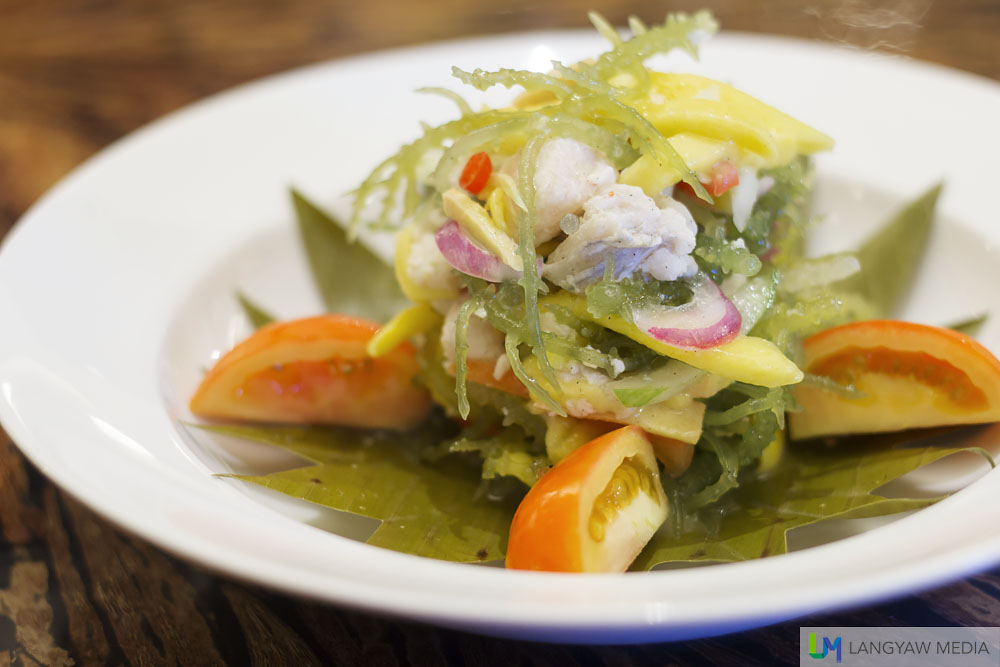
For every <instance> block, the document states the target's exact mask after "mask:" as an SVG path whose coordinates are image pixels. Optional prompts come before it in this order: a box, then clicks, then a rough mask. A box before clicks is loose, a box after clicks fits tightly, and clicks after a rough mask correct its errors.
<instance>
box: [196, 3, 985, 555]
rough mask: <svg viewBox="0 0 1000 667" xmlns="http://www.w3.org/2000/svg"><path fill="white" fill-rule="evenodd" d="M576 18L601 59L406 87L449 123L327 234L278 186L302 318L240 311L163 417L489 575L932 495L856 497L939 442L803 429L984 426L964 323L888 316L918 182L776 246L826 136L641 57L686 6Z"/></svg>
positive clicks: (912, 262)
mask: <svg viewBox="0 0 1000 667" xmlns="http://www.w3.org/2000/svg"><path fill="white" fill-rule="evenodd" d="M591 18H592V21H593V23H594V25H595V27H596V28H597V29H598V31H600V32H601V34H603V35H604V37H606V38H607V40H608V41H609V43H610V49H609V50H608V51H607V52H605V53H603V54H600V55H598V56H596V57H595V58H593V59H591V60H585V61H582V62H577V63H560V62H553V63H552V68H551V70H550V71H548V72H546V73H539V72H533V71H524V70H515V69H500V70H497V71H492V72H491V71H482V70H475V71H472V72H467V71H462V70H459V69H457V68H455V69H454V70H453V73H454V75H455V77H456V78H457V79H458V80H459V81H460V82H462V83H463V84H466V85H468V86H471V87H472V88H474V89H478V90H486V89H489V88H492V87H493V86H503V87H506V88H511V89H516V91H517V92H516V93H512V95H511V100H510V104H509V106H506V107H503V108H492V109H482V110H478V111H477V110H474V109H473V108H472V107H471V106H470V104H468V103H467V102H466V101H465V99H463V98H462V97H460V96H459V95H457V94H456V93H454V92H452V91H450V90H443V89H430V90H429V92H436V93H439V94H442V95H445V96H447V97H449V98H451V99H453V100H454V101H455V102H456V104H457V110H458V117H457V118H455V119H454V120H451V121H448V122H445V123H443V124H441V125H437V126H425V128H424V132H423V134H422V136H420V137H419V138H417V139H416V140H415V141H413V142H412V143H410V144H407V145H404V146H403V147H401V148H400V149H399V151H398V152H397V153H395V154H394V155H392V156H390V157H389V158H387V159H386V160H385V161H384V162H383V163H381V164H380V165H378V166H377V167H376V168H375V169H374V171H373V172H372V173H371V174H370V175H369V176H368V177H367V178H366V179H364V180H363V181H362V182H361V184H360V186H359V187H358V189H357V190H356V192H355V200H354V213H353V216H352V219H351V220H350V221H347V225H345V226H346V228H347V231H346V232H345V231H344V229H342V228H341V226H339V224H338V223H337V222H336V221H334V220H333V219H331V218H330V217H329V216H328V215H327V214H325V213H323V212H322V211H321V210H319V209H318V208H317V207H315V206H314V205H313V204H311V203H310V202H308V201H306V200H305V199H304V198H303V197H302V196H301V195H298V194H297V193H293V201H294V204H295V208H296V212H297V214H298V217H299V224H300V229H301V231H302V234H303V238H304V240H305V242H306V247H307V252H308V254H309V259H310V262H311V265H312V268H313V271H314V273H315V275H316V278H317V281H318V283H319V285H320V288H321V290H322V291H323V294H324V297H325V298H326V303H327V306H328V307H329V308H330V310H331V311H332V313H331V314H326V315H319V316H316V317H311V318H307V319H300V320H294V321H284V322H281V321H279V322H274V321H272V320H273V318H272V317H271V316H270V315H269V314H268V313H266V312H265V311H264V310H262V309H261V308H260V307H258V306H256V305H255V304H253V303H251V302H250V301H249V300H247V299H246V298H245V297H241V299H242V301H243V305H244V308H245V309H246V312H247V314H248V315H249V316H250V319H251V321H252V322H253V323H254V324H256V325H258V326H259V328H258V329H257V331H256V333H254V334H253V335H251V336H250V337H249V338H248V339H247V340H245V341H244V342H242V343H240V344H239V345H237V346H236V347H235V348H234V349H233V350H232V351H230V352H229V353H228V354H226V355H224V356H223V357H222V358H221V359H220V360H219V361H218V362H217V363H216V364H215V365H214V367H213V368H211V369H210V370H209V371H208V372H207V373H206V375H205V377H204V379H203V381H202V383H201V385H200V386H199V388H198V390H197V392H196V393H195V395H194V397H193V398H192V400H191V410H192V412H193V413H194V414H196V415H198V416H200V417H204V418H209V419H212V420H219V421H222V422H234V421H235V422H242V425H241V424H236V425H233V424H228V425H227V424H225V423H215V424H214V425H213V424H209V425H207V426H206V428H210V429H213V430H216V431H219V432H223V433H229V434H236V435H242V436H246V437H250V438H253V439H257V440H262V441H265V442H271V443H273V444H276V445H279V446H283V447H285V448H287V449H289V450H291V451H293V452H296V453H298V454H300V455H302V456H303V457H305V458H306V459H308V460H309V461H310V463H309V465H304V466H303V467H301V468H297V469H294V470H290V471H280V472H277V473H273V474H271V475H263V476H258V477H254V476H247V477H244V479H247V480H248V481H251V482H255V483H258V484H262V485H264V486H267V487H269V488H273V489H276V490H278V491H282V492H284V493H287V494H290V495H293V496H296V497H300V498H305V499H307V500H311V501H314V502H318V503H321V504H324V505H327V506H330V507H334V508H336V509H340V510H346V511H350V512H354V513H357V514H362V515H365V516H369V517H372V518H374V519H378V520H379V521H380V523H379V524H378V527H377V528H376V529H375V530H374V533H373V534H372V535H371V537H370V538H369V541H370V542H371V543H373V544H378V545H381V546H386V547H389V548H393V549H397V550H400V551H406V552H410V553H416V554H420V555H427V556H433V557H439V558H447V559H451V560H460V561H487V560H499V559H501V558H502V559H504V560H505V562H506V565H507V566H508V567H511V568H520V569H537V570H554V571H581V572H620V571H624V570H626V569H628V568H629V567H633V568H648V567H651V566H653V565H656V564H658V563H663V562H670V561H692V560H715V561H724V560H740V559H744V558H753V557H760V556H765V555H773V554H778V553H782V552H784V551H785V549H786V541H785V540H786V533H787V531H788V530H790V529H792V528H795V527H797V526H801V525H806V524H808V523H812V522H815V521H819V520H822V519H827V518H852V517H871V516H878V515H883V514H888V513H893V512H899V511H902V510H909V509H916V508H919V507H923V506H925V505H927V504H929V503H931V502H934V500H936V499H935V498H929V499H928V498H892V497H886V496H882V495H879V494H878V489H879V487H881V486H882V485H883V484H884V483H885V482H887V481H889V480H891V479H894V478H896V477H899V476H900V475H903V474H905V473H907V472H909V471H911V470H914V469H916V468H917V467H920V466H921V465H924V464H925V463H928V462H931V461H933V460H936V459H938V458H941V457H943V456H947V455H949V454H952V453H954V452H955V451H957V450H958V448H955V447H945V446H937V445H934V444H933V443H928V442H927V441H926V440H921V438H923V437H924V432H921V435H919V436H906V437H903V438H900V437H899V436H892V437H889V436H884V437H880V438H877V439H871V438H870V439H869V440H868V441H866V442H865V443H863V444H861V445H859V444H857V443H856V442H838V444H835V445H832V446H831V445H830V443H829V439H830V438H834V437H838V438H839V437H841V436H850V435H857V434H886V433H890V432H891V433H895V432H900V431H908V430H911V429H926V428H927V427H943V426H956V425H969V424H981V423H987V422H994V421H998V420H1000V362H998V361H997V359H996V358H994V356H993V355H992V354H991V353H990V352H988V351H987V350H986V349H985V348H983V347H982V346H981V345H979V344H978V343H976V342H975V341H974V340H973V339H972V338H971V337H970V335H969V332H968V331H967V330H965V331H963V330H960V329H963V327H953V328H943V327H937V326H929V325H926V324H917V323H910V322H903V321H898V320H892V319H887V318H889V317H891V316H892V312H893V308H894V307H895V304H896V301H897V300H898V298H899V296H900V295H901V294H902V293H903V292H904V291H905V289H906V287H907V286H908V284H909V283H910V282H911V276H912V274H913V271H914V270H915V269H916V267H917V266H918V264H919V258H920V256H921V254H922V252H923V249H924V243H925V241H926V239H927V236H928V233H929V230H930V224H931V220H932V218H933V209H934V203H935V201H936V198H937V195H938V191H939V188H937V187H935V188H932V189H931V190H930V191H928V192H927V193H926V194H924V195H923V196H921V197H919V198H918V199H916V200H915V201H914V202H913V203H911V204H910V205H909V206H907V207H905V208H903V209H902V210H901V211H900V212H899V214H898V215H897V216H896V217H895V218H894V219H892V220H890V221H888V222H887V223H886V225H885V226H883V227H882V228H881V229H880V230H878V231H876V232H875V233H874V234H873V235H872V237H871V238H870V240H869V241H867V242H866V243H865V244H864V245H863V246H862V247H861V248H859V249H858V250H857V251H856V252H853V253H837V254H832V255H825V256H819V257H810V256H807V255H806V254H805V250H804V248H805V240H806V238H807V235H808V233H809V228H810V225H811V224H812V223H813V219H812V216H811V215H810V212H809V206H808V200H809V194H810V190H811V187H812V185H813V170H812V165H811V156H812V155H814V154H816V153H818V152H822V151H828V150H830V149H831V148H832V147H833V140H832V139H831V138H830V137H828V136H826V135H825V134H823V133H822V132H821V131H820V130H818V129H815V128H813V127H810V126H809V125H807V124H805V123H803V122H801V121H799V120H796V119H795V118H792V117H790V116H788V115H786V114H784V113H782V112H781V111H779V110H777V109H775V108H773V107H771V106H769V105H768V104H766V103H764V102H762V101H760V100H758V99H755V98H754V97H751V96H750V95H747V94H745V93H743V92H740V91H739V90H737V89H736V88H734V87H732V86H731V85H728V84H727V83H723V82H721V81H717V80H712V79H708V78H705V77H703V76H698V75H695V74H690V73H685V72H680V71H656V70H654V69H652V68H651V67H647V61H648V60H649V59H650V58H651V57H652V56H654V55H656V54H658V53H665V52H668V51H671V50H674V49H680V50H684V51H687V52H689V53H691V54H692V55H696V48H697V44H698V43H699V41H700V40H701V39H703V38H705V37H707V36H709V35H710V34H711V33H713V32H714V31H715V30H716V25H715V22H714V20H713V19H712V17H711V16H710V15H709V14H708V13H706V12H699V13H696V14H694V15H680V14H678V15H671V16H669V17H667V19H666V20H665V21H664V22H663V23H662V24H659V25H655V26H646V25H645V24H643V23H642V22H641V21H639V20H637V19H632V20H631V21H630V25H629V28H630V32H631V36H630V37H629V38H628V39H625V38H623V37H622V36H620V35H619V33H618V32H617V31H616V30H615V29H613V28H612V27H611V26H610V25H608V24H607V23H606V22H605V21H604V20H603V19H602V18H601V17H600V16H597V15H592V17H591ZM362 225H369V226H372V227H375V228H379V229H388V230H392V231H393V233H395V234H396V246H395V247H396V250H395V262H394V266H393V267H387V266H385V265H383V264H381V263H380V261H379V260H378V259H377V258H376V257H374V256H373V255H372V254H371V253H370V252H368V251H367V250H366V249H365V248H364V246H362V245H360V244H351V243H350V241H351V240H352V238H353V236H354V234H355V233H356V231H357V230H358V229H359V227H360V226H362ZM971 324H974V322H973V323H971ZM968 325H970V323H967V325H966V326H968ZM252 423H256V424H257V425H252ZM900 442H905V443H906V444H908V446H905V447H903V446H898V445H899V443H900Z"/></svg>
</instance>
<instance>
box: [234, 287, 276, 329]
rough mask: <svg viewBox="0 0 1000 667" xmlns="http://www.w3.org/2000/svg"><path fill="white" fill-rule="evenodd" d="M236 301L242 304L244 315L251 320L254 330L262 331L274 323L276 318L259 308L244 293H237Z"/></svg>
mask: <svg viewBox="0 0 1000 667" xmlns="http://www.w3.org/2000/svg"><path fill="white" fill-rule="evenodd" d="M236 301H237V302H238V303H239V304H240V308H242V309H243V314H244V315H246V316H247V319H248V320H250V324H251V325H252V326H253V328H254V329H260V328H261V327H263V326H267V325H268V324H270V323H271V322H274V320H275V317H274V316H273V315H271V313H269V312H267V311H266V310H264V309H263V308H261V307H260V306H258V305H257V304H256V303H255V302H254V301H251V300H250V297H248V296H247V295H246V294H244V293H243V292H237V293H236Z"/></svg>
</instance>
